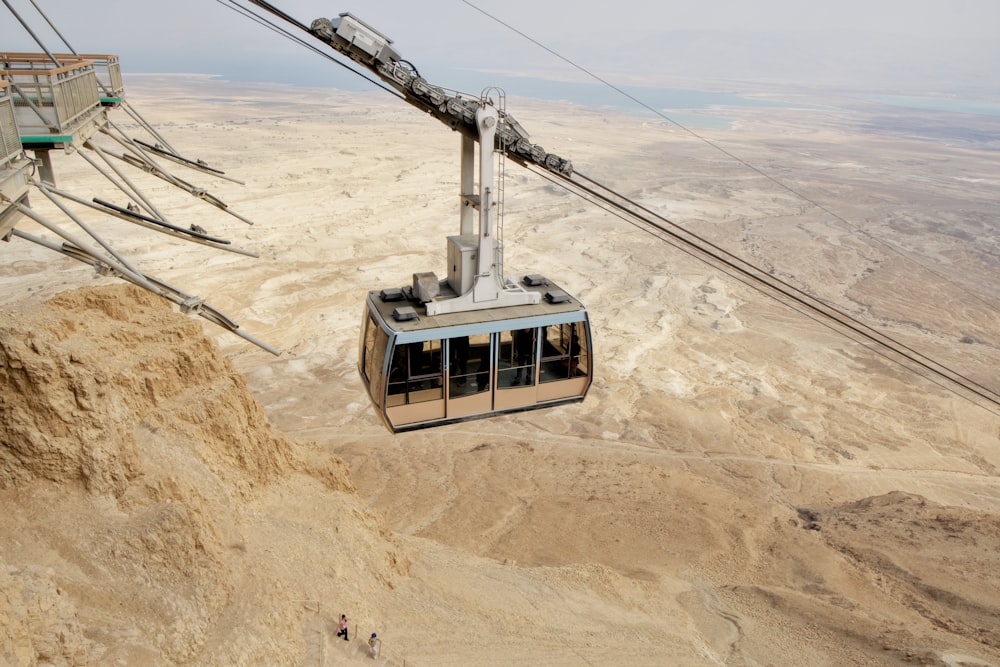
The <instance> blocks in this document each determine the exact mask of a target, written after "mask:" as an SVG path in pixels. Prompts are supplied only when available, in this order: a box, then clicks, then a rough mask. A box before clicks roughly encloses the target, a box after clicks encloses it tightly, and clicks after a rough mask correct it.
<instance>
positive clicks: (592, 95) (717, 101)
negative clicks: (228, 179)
mask: <svg viewBox="0 0 1000 667" xmlns="http://www.w3.org/2000/svg"><path fill="white" fill-rule="evenodd" d="M295 74H298V76H297V77H296V76H295ZM305 74H306V72H304V71H303V70H299V72H297V73H292V72H288V71H283V72H281V74H280V75H279V74H278V72H268V71H266V69H262V68H257V69H255V70H254V71H253V72H252V73H249V72H239V71H237V73H235V74H230V73H226V74H223V75H222V76H223V77H224V78H226V79H228V80H231V81H261V80H263V81H275V82H280V83H285V84H292V85H308V86H320V87H323V86H329V87H331V88H338V89H341V90H371V89H372V87H373V84H372V83H369V82H367V81H365V80H364V79H362V78H361V77H359V76H355V75H352V74H349V73H348V72H346V71H345V70H340V69H338V68H331V67H327V68H326V69H325V70H320V71H317V70H312V72H311V74H312V75H305ZM303 75H305V76H303ZM371 76H372V78H375V76H374V75H371ZM432 83H434V84H436V85H440V86H441V87H443V88H445V89H448V90H453V91H461V92H464V93H467V94H470V95H479V94H480V93H482V92H483V90H484V89H485V88H488V87H496V88H500V89H502V90H503V91H504V93H506V95H507V96H508V97H530V98H536V99H543V100H557V101H566V102H570V103H573V104H579V105H586V106H598V107H608V108H612V109H615V110H619V111H627V112H634V113H638V114H643V115H646V114H649V115H652V114H654V113H658V114H662V115H664V116H666V117H667V118H669V119H670V120H673V121H675V122H677V123H680V124H681V125H685V126H688V127H697V128H708V129H726V128H728V127H729V126H730V123H731V121H730V119H728V118H725V116H724V114H719V113H718V110H719V109H725V108H727V107H792V106H801V104H792V103H790V102H783V101H781V100H777V99H763V98H753V97H745V96H742V95H738V94H735V93H726V92H713V91H706V90H696V89H692V88H662V87H649V86H618V87H617V88H618V89H617V90H616V89H613V88H611V87H610V86H608V85H605V84H603V83H600V82H597V81H593V82H567V81H552V80H548V79H541V78H534V77H523V76H511V75H508V74H500V73H495V72H481V71H472V70H462V69H446V70H439V71H435V73H434V76H433V80H432ZM709 110H713V113H712V114H706V113H704V112H706V111H709ZM512 111H513V110H512ZM513 113H514V115H515V116H516V115H517V113H516V111H514V112H513Z"/></svg>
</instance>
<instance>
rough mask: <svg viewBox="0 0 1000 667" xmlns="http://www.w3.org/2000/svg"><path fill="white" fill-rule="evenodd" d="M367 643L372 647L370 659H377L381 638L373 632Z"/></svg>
mask: <svg viewBox="0 0 1000 667" xmlns="http://www.w3.org/2000/svg"><path fill="white" fill-rule="evenodd" d="M368 645H369V646H371V647H372V660H378V650H379V648H380V647H381V646H382V640H381V639H379V638H378V635H376V634H375V633H374V632H373V633H372V636H371V637H369V638H368Z"/></svg>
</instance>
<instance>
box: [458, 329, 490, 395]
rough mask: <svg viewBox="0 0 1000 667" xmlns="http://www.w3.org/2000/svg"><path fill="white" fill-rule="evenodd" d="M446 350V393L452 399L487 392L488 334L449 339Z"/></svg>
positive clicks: (488, 383) (488, 365)
mask: <svg viewBox="0 0 1000 667" xmlns="http://www.w3.org/2000/svg"><path fill="white" fill-rule="evenodd" d="M448 350H449V366H448V378H449V384H448V392H449V395H450V396H451V397H452V398H457V397H460V396H469V395H471V394H478V393H480V392H484V391H487V390H489V388H490V335H489V334H485V333H484V334H475V335H473V336H456V337H455V338H450V339H448Z"/></svg>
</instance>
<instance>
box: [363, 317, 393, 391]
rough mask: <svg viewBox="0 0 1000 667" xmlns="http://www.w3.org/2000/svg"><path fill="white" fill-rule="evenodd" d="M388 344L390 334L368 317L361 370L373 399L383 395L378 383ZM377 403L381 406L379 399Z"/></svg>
mask: <svg viewBox="0 0 1000 667" xmlns="http://www.w3.org/2000/svg"><path fill="white" fill-rule="evenodd" d="M388 344H389V336H388V334H386V333H385V331H383V330H382V327H380V326H379V325H378V324H377V323H376V322H375V320H374V319H372V318H371V317H368V318H367V319H366V322H365V345H364V348H363V349H362V354H363V355H364V358H363V359H362V360H361V369H362V372H363V373H364V374H365V380H367V381H368V385H369V390H370V391H371V394H372V396H373V397H379V396H380V394H381V389H382V387H381V386H380V385H381V383H378V382H377V380H378V379H379V378H380V377H381V374H382V362H383V361H385V349H386V346H387V345H388ZM373 380H375V381H376V382H377V384H376V385H373V384H372V382H373ZM376 401H377V402H378V403H379V404H381V401H379V400H378V399H377V398H376Z"/></svg>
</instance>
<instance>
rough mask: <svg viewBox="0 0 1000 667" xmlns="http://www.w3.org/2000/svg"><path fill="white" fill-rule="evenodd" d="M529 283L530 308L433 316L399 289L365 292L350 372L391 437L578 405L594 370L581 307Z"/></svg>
mask: <svg viewBox="0 0 1000 667" xmlns="http://www.w3.org/2000/svg"><path fill="white" fill-rule="evenodd" d="M531 282H533V281H530V280H526V281H525V283H527V284H526V285H525V289H527V290H535V291H539V292H540V293H541V294H542V297H543V298H542V299H541V300H540V302H539V303H533V304H525V305H520V306H507V307H502V308H491V309H483V310H475V311H469V312H456V313H445V314H439V315H427V312H426V310H427V309H426V307H425V305H424V304H422V303H421V302H420V301H419V300H412V292H411V291H409V290H408V289H405V288H404V289H394V290H382V291H381V292H369V293H368V299H367V302H366V307H365V314H364V321H363V322H362V326H361V343H360V347H361V349H360V354H359V356H358V359H359V363H358V369H359V371H360V372H361V377H362V379H363V380H364V382H365V385H366V386H367V388H368V393H369V395H370V396H371V399H372V401H373V403H374V404H375V407H376V409H377V410H378V412H379V414H380V415H381V416H382V419H383V420H384V421H385V423H386V425H387V426H388V427H389V428H390V429H392V431H394V432H399V431H406V430H411V429H417V428H425V427H428V426H439V425H441V424H446V423H450V422H457V421H464V420H468V419H479V418H482V417H490V416H492V415H497V414H503V413H506V412H517V411H521V410H533V409H537V408H546V407H550V406H555V405H560V404H563V403H573V402H577V401H582V400H583V398H584V396H586V394H587V390H588V389H589V388H590V382H591V377H592V370H593V365H592V355H591V353H590V351H591V338H590V321H589V319H588V317H587V310H586V308H584V307H583V305H582V304H581V303H580V302H579V301H577V300H576V299H575V298H573V297H572V296H570V295H568V294H566V293H565V292H563V291H562V290H560V289H559V288H558V287H556V286H554V285H552V284H551V283H547V281H542V283H543V284H539V285H531V284H530V283H531ZM408 297H410V298H408Z"/></svg>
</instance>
